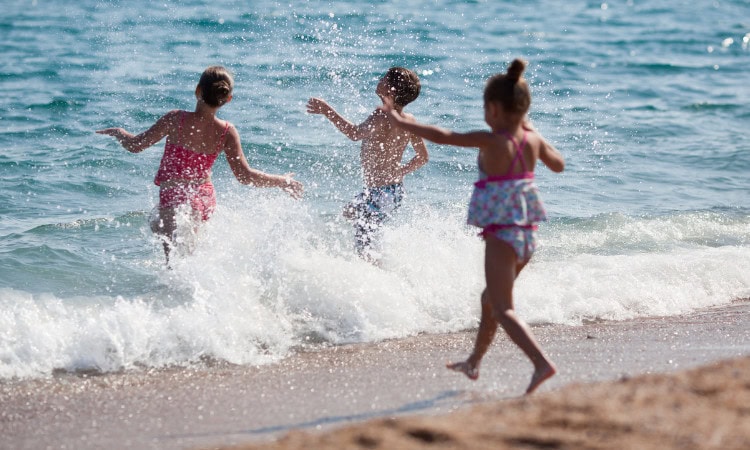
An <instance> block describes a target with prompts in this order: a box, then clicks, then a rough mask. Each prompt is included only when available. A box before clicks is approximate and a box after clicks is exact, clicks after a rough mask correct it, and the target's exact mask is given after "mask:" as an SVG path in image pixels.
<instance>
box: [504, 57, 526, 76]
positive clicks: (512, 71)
mask: <svg viewBox="0 0 750 450" xmlns="http://www.w3.org/2000/svg"><path fill="white" fill-rule="evenodd" d="M524 70H526V61H523V60H521V59H518V58H516V59H514V60H513V62H511V63H510V66H508V72H507V73H508V78H509V79H510V80H511V81H513V82H516V81H518V80H520V79H521V75H522V74H523V71H524Z"/></svg>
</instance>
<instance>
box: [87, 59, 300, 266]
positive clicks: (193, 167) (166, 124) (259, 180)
mask: <svg viewBox="0 0 750 450" xmlns="http://www.w3.org/2000/svg"><path fill="white" fill-rule="evenodd" d="M233 86H234V79H233V78H232V75H231V74H230V73H229V72H228V71H227V70H226V69H225V68H223V67H220V66H212V67H209V68H207V69H206V70H205V71H204V72H203V74H202V75H201V78H200V81H199V82H198V86H197V87H196V88H195V97H196V99H197V103H196V105H195V111H194V112H188V111H178V110H174V111H170V112H168V113H167V114H165V115H164V116H162V117H161V118H160V119H159V120H157V121H156V123H155V124H154V125H152V126H151V128H149V129H148V130H146V131H144V132H143V133H141V134H139V135H137V136H136V135H133V134H131V133H129V132H127V131H125V130H124V129H122V128H106V129H104V130H98V131H97V133H99V134H106V135H109V136H113V137H115V138H116V139H117V140H118V141H119V142H120V144H122V146H123V147H124V148H125V150H127V151H129V152H132V153H139V152H141V151H143V150H144V149H146V148H148V147H150V146H152V145H154V144H156V143H157V142H159V141H160V140H161V139H163V138H164V137H165V136H166V137H167V142H166V145H165V146H164V155H163V156H162V159H161V164H160V166H159V170H158V172H157V173H156V178H155V179H154V183H155V184H156V185H158V186H159V217H158V218H157V219H156V220H154V221H152V223H151V230H152V231H153V232H154V233H157V234H160V235H162V236H163V237H164V244H163V245H164V255H165V256H166V259H167V264H168V263H169V250H170V246H171V242H172V239H173V238H174V236H173V234H174V232H175V229H176V227H177V222H176V212H177V208H178V207H180V206H181V205H187V206H188V207H189V208H190V211H191V213H192V217H193V218H194V219H196V221H205V220H208V218H209V217H210V215H211V213H212V212H213V211H214V209H215V208H216V195H215V193H214V186H213V184H211V167H212V166H213V164H214V161H216V157H217V156H219V154H220V153H221V152H225V153H226V156H227V161H228V162H229V167H230V168H231V169H232V173H233V174H234V176H235V177H236V178H237V180H238V181H239V182H240V183H242V184H252V185H255V186H261V187H280V188H282V189H284V190H285V191H287V192H288V193H289V194H290V195H292V197H295V198H299V197H300V196H301V195H302V184H300V183H299V182H298V181H296V180H293V179H292V176H293V175H294V174H291V173H289V174H286V175H270V174H266V173H263V172H261V171H259V170H256V169H253V168H251V167H250V165H249V164H248V162H247V160H246V159H245V155H244V154H243V153H242V146H241V142H240V135H239V134H238V133H237V130H236V129H235V128H234V125H232V124H231V123H229V122H227V121H225V120H221V119H219V118H217V117H216V112H217V111H218V110H219V108H221V107H222V106H224V105H225V104H227V103H229V102H230V101H231V100H232V88H233Z"/></svg>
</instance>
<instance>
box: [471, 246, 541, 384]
mask: <svg viewBox="0 0 750 450" xmlns="http://www.w3.org/2000/svg"><path fill="white" fill-rule="evenodd" d="M486 244H487V245H486V249H485V277H486V279H487V296H488V300H489V303H490V304H491V305H492V312H493V315H494V318H495V319H496V320H497V321H498V323H500V325H501V326H502V327H503V329H504V330H505V332H506V333H508V337H510V339H511V340H512V341H513V342H514V343H515V344H516V345H518V347H520V348H521V350H523V352H524V353H525V354H526V356H528V357H529V359H530V360H531V362H532V363H533V364H534V374H533V375H532V377H531V382H530V383H529V386H528V387H527V389H526V393H527V394H530V393H531V392H533V391H534V390H535V389H536V388H537V387H539V385H540V384H542V382H544V380H546V379H547V378H549V377H551V376H552V375H554V374H555V366H554V365H553V364H552V362H551V361H550V360H549V359H547V357H546V356H545V355H544V353H543V352H542V349H541V348H540V347H539V344H537V342H536V340H535V339H534V337H533V335H532V333H531V329H530V328H529V327H528V325H526V323H524V322H523V321H522V320H521V319H520V318H519V317H518V316H516V313H515V311H514V310H513V284H514V281H515V279H516V277H517V276H518V274H519V273H520V271H521V270H522V269H523V266H524V265H525V263H522V264H519V263H518V260H517V256H516V253H515V251H514V250H513V248H512V247H511V246H510V245H508V244H507V243H505V242H503V241H501V240H499V239H497V238H496V237H494V236H491V235H490V236H487V237H486Z"/></svg>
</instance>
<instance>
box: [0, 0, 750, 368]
mask: <svg viewBox="0 0 750 450" xmlns="http://www.w3.org/2000/svg"><path fill="white" fill-rule="evenodd" d="M68 3H69V2H63V1H59V0H58V1H33V2H32V1H19V2H12V4H9V5H6V7H5V9H4V11H3V12H2V13H1V14H2V15H1V16H0V48H1V49H2V55H3V58H2V59H1V60H0V148H2V149H3V151H2V152H0V174H1V175H2V176H0V378H10V377H36V376H45V375H48V374H50V373H51V372H52V371H53V370H55V369H64V370H92V369H93V370H101V371H114V370H122V369H130V368H134V367H144V366H145V367H159V366H165V365H187V364H197V363H200V362H201V361H205V360H206V359H209V360H211V359H214V360H225V361H229V362H232V363H238V364H262V363H266V362H269V361H274V360H278V359H279V358H282V357H283V356H284V355H286V354H288V353H289V352H290V351H294V349H296V348H299V347H304V346H309V345H313V346H316V345H328V344H338V343H344V342H353V341H359V342H362V341H364V342H367V341H375V340H380V339H386V338H393V337H402V336H407V335H411V334H415V333H423V332H427V333H434V332H446V331H455V330H461V329H466V328H470V327H473V326H475V324H476V320H477V317H478V301H477V297H478V294H479V292H480V291H481V289H482V285H483V280H482V273H481V268H482V243H481V241H479V240H478V239H477V238H476V237H475V236H474V232H473V231H472V230H470V229H468V228H467V227H466V226H465V225H464V219H465V217H464V216H465V206H466V202H467V200H468V197H469V194H470V190H471V183H472V181H473V180H474V177H475V176H476V173H475V171H476V167H475V162H474V161H475V158H476V154H475V151H473V150H468V149H457V148H451V147H443V146H438V145H429V144H428V148H429V151H430V157H431V160H430V163H429V164H428V165H427V166H426V167H425V168H423V169H422V170H420V171H419V172H417V173H416V174H414V175H413V176H410V177H408V178H407V180H406V188H407V192H408V197H407V199H406V202H405V206H404V208H403V209H402V210H401V211H400V213H399V216H398V217H397V218H396V219H395V220H394V221H393V222H392V223H391V225H390V227H389V228H388V229H387V230H386V232H385V235H384V239H383V245H384V259H383V268H382V269H377V268H374V267H372V266H370V265H368V264H366V263H363V262H362V261H360V260H358V259H357V258H356V257H355V256H354V255H353V252H352V239H353V236H352V234H353V233H352V230H351V229H350V227H349V226H348V225H347V224H346V223H345V222H344V221H343V220H342V219H341V218H340V211H341V207H342V206H343V204H344V203H345V202H346V201H348V200H349V199H350V198H351V197H352V196H353V195H354V194H356V192H357V190H358V189H359V188H360V186H361V181H360V180H361V175H360V173H359V170H358V159H357V158H358V146H357V145H356V144H355V143H352V142H350V141H348V140H347V139H346V138H345V137H344V136H343V135H341V134H339V133H338V132H337V131H336V130H335V128H334V127H333V126H332V125H331V124H330V123H327V122H326V121H325V120H323V119H321V118H320V117H319V116H310V115H307V114H306V113H305V103H306V101H307V99H308V98H309V97H311V96H317V97H323V98H325V99H326V100H327V101H329V103H331V104H332V105H333V106H334V107H335V108H336V109H337V110H339V111H340V112H341V113H342V114H343V115H345V116H346V117H348V118H350V119H352V120H353V121H355V122H359V121H361V120H364V118H365V117H366V116H367V115H368V114H369V113H370V112H371V111H372V110H373V109H374V108H375V107H376V106H377V104H378V99H377V97H376V96H375V95H374V89H375V85H376V82H377V80H378V79H379V77H380V76H381V75H382V74H383V73H384V71H385V70H387V68H388V67H390V66H393V65H403V66H406V67H410V68H412V69H414V70H415V71H417V72H418V73H419V75H420V77H421V80H422V86H423V88H422V94H421V96H420V98H419V99H418V100H417V101H416V102H415V103H413V104H412V105H409V107H408V108H407V110H410V112H412V113H413V114H415V115H416V116H417V117H418V118H420V119H422V120H423V121H426V122H429V123H434V124H438V125H442V126H445V127H449V128H454V129H457V130H470V129H477V128H484V127H485V124H484V123H483V119H482V117H483V116H482V104H481V95H482V88H483V82H484V80H485V79H486V78H487V77H488V76H490V75H492V74H493V73H495V72H498V71H502V70H504V68H505V67H506V65H507V63H508V62H509V61H510V60H511V59H512V58H514V57H522V58H524V59H526V60H528V61H529V63H530V65H529V69H528V73H527V78H528V79H529V81H530V83H531V86H532V92H533V104H532V111H531V114H530V116H531V119H532V121H533V122H534V123H535V124H536V126H537V128H538V129H539V130H540V131H541V132H542V133H543V134H544V135H545V136H546V137H547V138H548V139H549V140H550V141H552V142H554V143H555V144H556V145H557V147H558V148H559V149H560V150H561V151H562V152H563V154H564V155H565V157H566V159H567V169H566V172H565V173H563V174H561V175H557V174H553V173H551V172H549V171H547V170H546V169H544V168H541V169H540V170H538V175H537V176H538V183H539V185H540V188H541V190H542V193H543V195H544V199H545V201H546V203H547V206H548V209H549V212H550V215H551V216H552V219H551V221H550V222H549V223H548V224H546V225H545V226H544V227H543V228H542V230H541V237H542V240H543V247H542V248H541V249H540V251H539V252H538V253H537V255H536V256H535V258H534V260H533V261H532V264H531V265H530V266H529V267H528V269H527V270H526V271H525V273H524V274H523V275H522V277H521V278H520V279H519V284H518V287H517V299H516V302H517V307H518V310H519V313H520V314H522V315H523V317H525V318H526V319H528V320H529V321H530V322H532V323H568V324H574V325H575V324H580V323H584V322H585V321H589V320H618V319H625V318H632V317H643V316H653V315H664V314H679V313H683V312H686V311H690V310H693V309H696V308H703V307H708V306H712V305H721V304H726V303H729V302H731V301H733V300H735V299H738V298H747V297H749V296H750V196H748V192H749V189H748V188H750V182H748V175H747V174H748V173H750V143H749V141H748V139H747V131H746V130H747V123H748V119H749V118H750V88H748V84H747V69H748V63H749V62H750V48H748V46H749V45H750V19H748V17H750V5H748V4H747V3H746V2H743V1H722V2H700V3H697V4H696V3H693V2H683V1H676V0H671V1H664V2H658V3H657V2H637V1H630V2H616V3H615V2H613V3H602V2H583V1H579V2H567V3H566V5H565V7H564V8H562V7H561V6H560V4H559V2H552V1H541V2H489V1H468V2H458V1H453V2H431V1H412V2H408V3H403V2H395V1H379V2H369V1H367V2H366V1H347V2H335V3H331V2H315V1H311V2H303V3H301V4H295V5H293V6H290V5H289V3H288V2H287V3H278V2H272V1H258V2H252V4H245V3H244V2H229V1H214V2H201V1H192V2H179V4H178V3H177V2H171V1H165V2H160V3H159V4H158V5H153V4H152V2H147V1H142V0H136V1H132V2H119V1H109V2H94V1H81V2H77V4H76V5H70V4H68ZM212 64H222V65H225V66H227V67H229V68H230V69H231V70H232V71H233V72H234V74H235V78H236V80H235V81H236V86H235V95H234V100H233V101H232V102H231V103H230V104H229V105H227V106H226V107H224V108H223V109H222V110H221V112H220V116H221V117H222V118H226V119H228V120H230V121H231V122H233V123H234V124H235V125H236V126H237V128H238V130H239V132H240V135H241V137H242V142H243V147H244V149H245V153H246V155H247V157H248V160H249V161H250V163H251V165H253V166H255V167H257V168H260V169H261V170H265V171H269V172H277V173H281V172H288V171H293V172H296V174H297V177H298V178H299V179H300V180H301V181H302V182H303V183H305V185H306V196H305V198H304V199H303V200H302V201H301V202H295V201H293V200H291V199H289V198H288V197H287V196H285V195H284V194H282V193H279V192H275V191H272V190H262V189H253V188H247V187H244V186H241V185H240V184H239V183H237V182H236V181H235V180H234V179H233V177H232V175H231V173H230V171H229V169H228V166H227V164H226V161H225V160H224V159H223V158H220V159H219V161H218V163H217V166H216V168H215V170H214V179H215V185H216V187H217V191H218V196H219V199H218V201H219V209H218V211H217V213H216V214H215V216H214V217H213V218H212V219H211V221H210V222H209V223H208V224H207V225H206V226H205V227H204V228H203V229H202V230H201V231H200V233H199V234H198V236H197V237H196V238H195V245H196V250H195V252H194V253H193V254H191V255H182V256H180V257H178V258H177V259H176V261H175V263H174V267H173V270H169V271H168V270H165V268H164V265H163V255H162V254H161V250H160V248H159V245H158V243H157V242H156V241H155V240H154V239H153V237H152V236H151V234H150V232H149V231H148V226H147V219H148V215H149V213H150V211H151V209H152V208H153V207H154V205H155V202H156V199H157V194H158V191H157V189H156V187H155V186H154V185H153V183H152V179H153V176H154V173H155V171H156V168H157V167H158V162H159V158H160V156H161V150H162V148H163V147H162V144H158V145H156V146H154V147H152V148H151V149H149V150H147V151H145V152H144V153H141V154H138V155H133V154H129V153H127V152H125V151H124V150H123V149H122V148H121V147H119V146H118V145H117V144H116V143H115V142H114V140H112V139H110V138H107V137H104V136H100V135H96V134H94V133H93V131H94V130H96V129H99V128H103V127H109V126H123V127H125V128H126V129H128V130H130V131H133V132H140V131H143V130H144V129H146V128H147V127H148V126H150V125H151V124H152V123H153V121H155V120H156V119H157V118H158V117H160V116H161V115H162V114H164V113H165V112H167V111H169V110H171V109H175V108H180V109H191V108H193V107H194V97H193V90H194V87H195V84H196V83H197V79H198V76H199V74H200V72H201V71H202V70H203V68H205V67H206V66H208V65H212Z"/></svg>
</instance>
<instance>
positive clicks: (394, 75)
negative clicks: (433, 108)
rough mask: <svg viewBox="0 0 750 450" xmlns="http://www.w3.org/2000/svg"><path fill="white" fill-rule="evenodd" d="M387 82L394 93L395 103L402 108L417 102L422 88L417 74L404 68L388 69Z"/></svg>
mask: <svg viewBox="0 0 750 450" xmlns="http://www.w3.org/2000/svg"><path fill="white" fill-rule="evenodd" d="M385 82H386V84H387V85H388V87H389V88H391V89H393V91H394V96H393V101H394V102H395V103H396V104H397V105H398V106H401V107H403V106H406V105H408V104H409V103H411V102H413V101H414V100H416V99H417V97H419V91H420V89H421V88H422V86H421V84H420V83H419V77H418V76H417V74H416V73H414V72H412V71H411V70H409V69H404V68H403V67H391V68H390V69H388V72H386V74H385Z"/></svg>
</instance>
